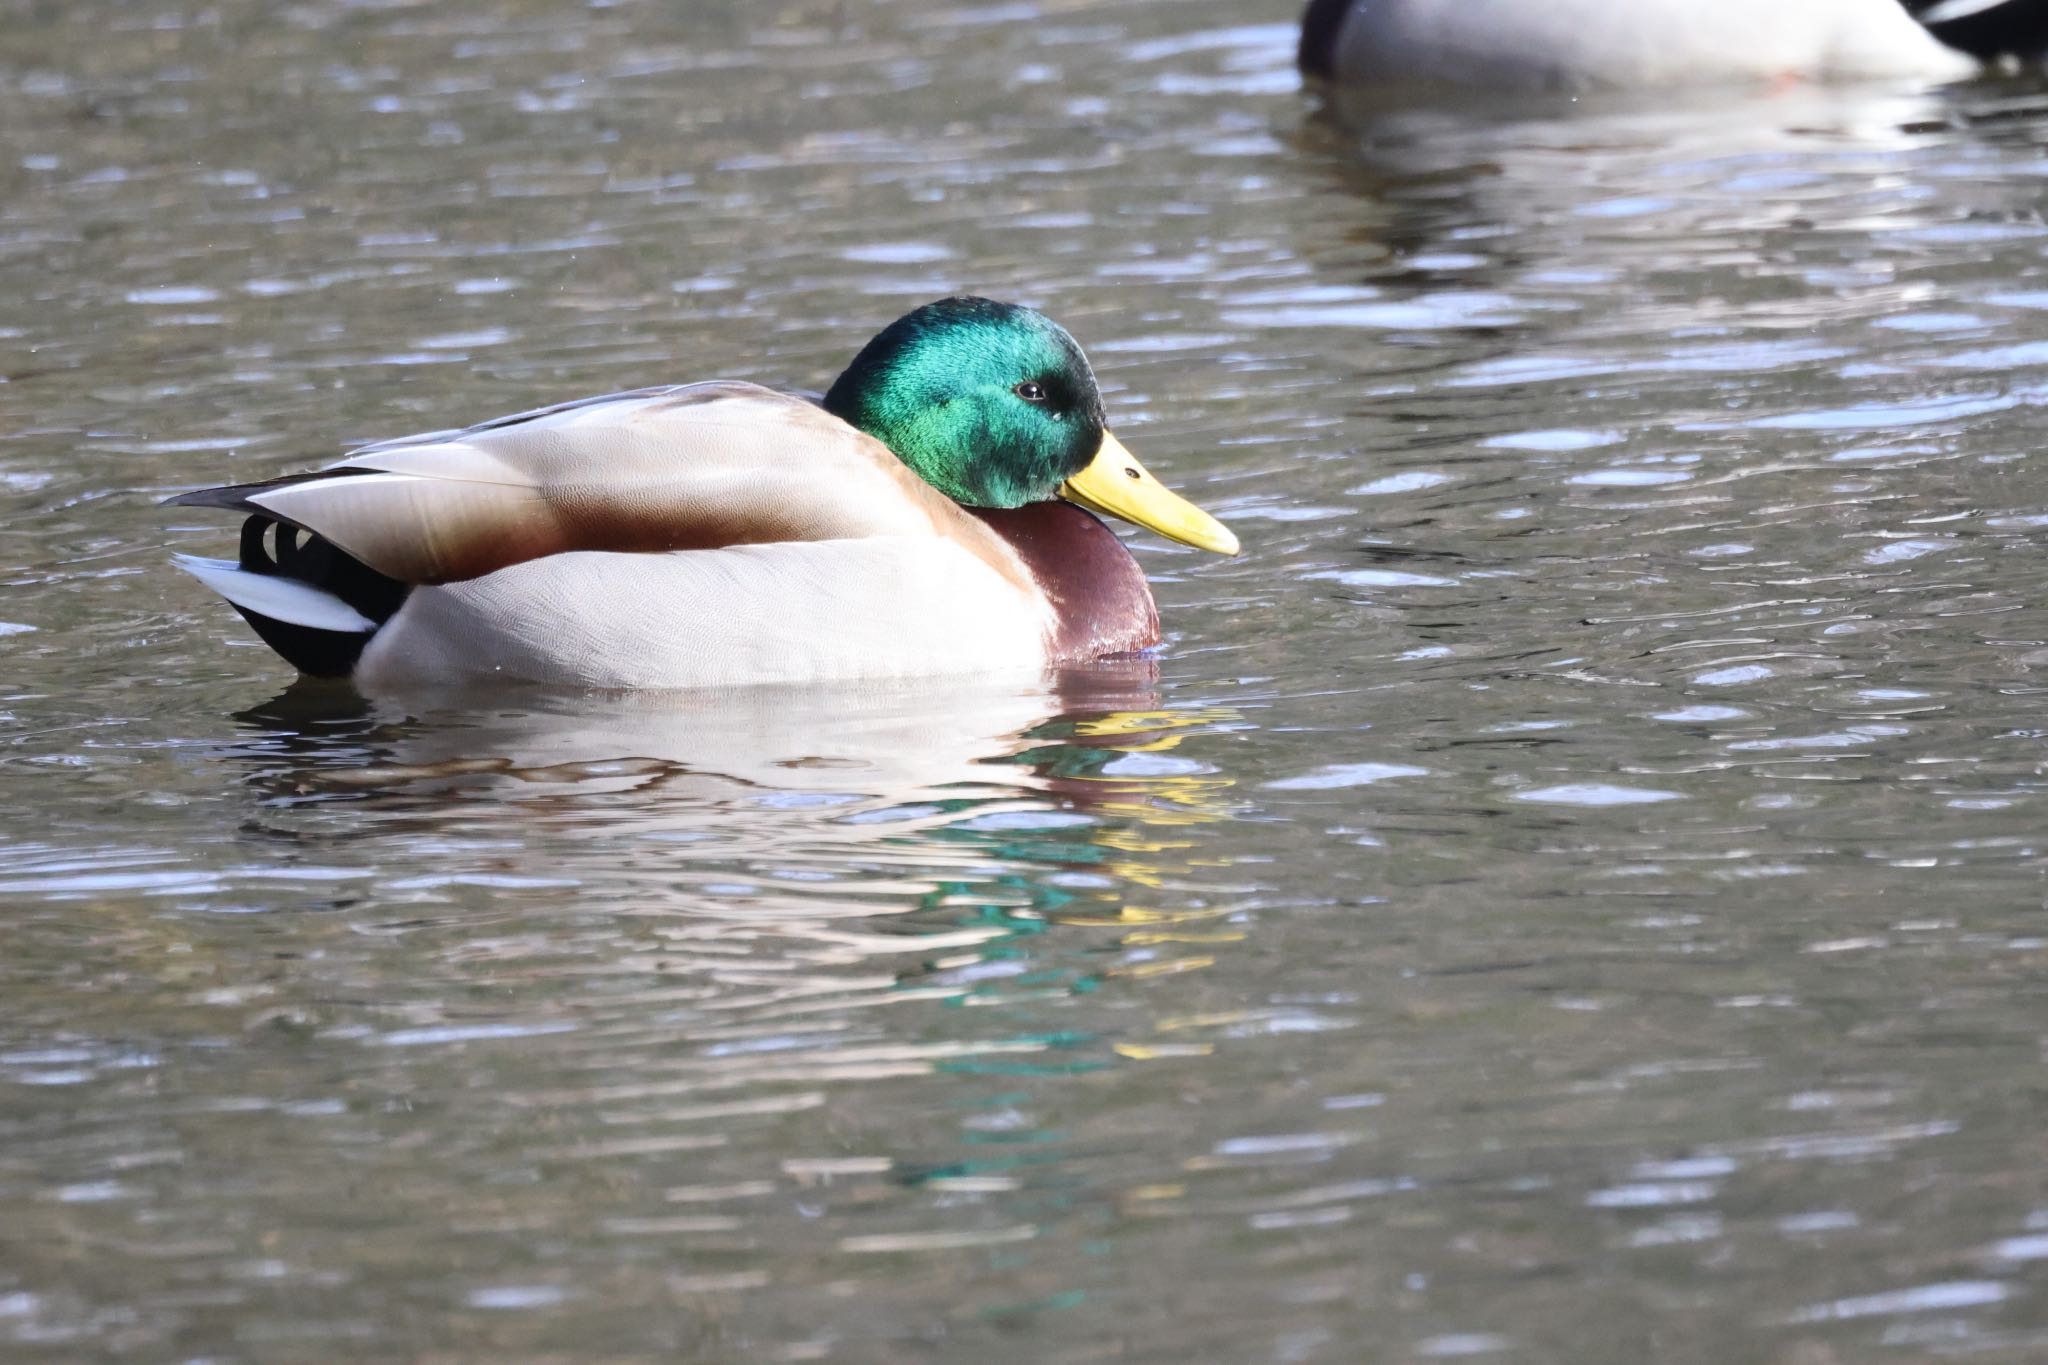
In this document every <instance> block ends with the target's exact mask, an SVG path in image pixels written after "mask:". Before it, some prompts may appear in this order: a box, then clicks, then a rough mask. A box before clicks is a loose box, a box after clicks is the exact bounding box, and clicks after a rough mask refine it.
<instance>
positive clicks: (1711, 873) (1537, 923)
mask: <svg viewBox="0 0 2048 1365" xmlns="http://www.w3.org/2000/svg"><path fill="white" fill-rule="evenodd" d="M1294 8H1295V6H1294V5H1293V4H1291V3H1290V4H1288V5H1286V6H1284V7H1273V6H1254V7H1253V8H1252V9H1249V10H1248V9H1246V8H1245V7H1244V6H1242V5H1237V6H1229V5H1224V4H1221V3H1220V0H1180V3H1176V4H1172V5H1167V4H1155V3H1137V4H1128V5H1111V6H1082V7H1074V6H1070V5H1054V4H1026V5H1022V6H1018V5H1007V4H1005V5H994V6H977V5H968V6H955V7H943V6H942V7H938V8H933V7H930V6H923V5H913V4H909V3H907V0H860V3H850V4H845V5H810V6H805V5H799V6H796V7H794V8H781V9H777V8H772V7H771V8H770V9H762V8H761V7H758V6H754V7H748V6H739V5H713V6H710V7H706V6H701V5H699V6H688V7H674V6H668V7H663V6H658V5H652V4H638V3H633V0H627V3H622V4H609V5H604V6H599V7H596V8H588V7H586V8H574V9H563V8H561V7H558V6H538V5H532V4H527V3H522V2H519V0H503V2H501V3H492V4H486V5H483V6H467V7H462V8H461V9H459V10H457V9H450V8H446V7H442V8H436V7H420V6H396V7H392V6H383V5H357V4H349V3H327V2H326V0H315V3H311V4H306V5H300V6H296V7H294V8H292V9H290V10H289V11H273V10H272V9H270V8H265V7H260V6H259V7H250V6H236V5H229V6H227V7H225V8H221V7H215V8H213V9H207V10H203V11H199V10H195V11H191V12H183V11H178V12H174V11H172V10H169V9H166V8H164V7H162V6H144V7H141V8H136V7H133V6H130V7H121V6H108V7H101V8H97V9H95V8H93V7H90V6H88V7H87V8H86V9H84V10H80V9H78V8H77V7H75V6H74V7H70V8H68V9H65V10H63V11H61V12H60V11H57V10H50V9H48V8H47V7H45V8H44V9H39V10H31V11H28V12H25V13H24V14H23V15H21V16H17V20H16V21H13V22H11V23H10V26H9V31H8V42H7V43H6V44H4V45H0V182H4V184H5V186H6V187H7V190H8V192H7V193H4V194H0V378H4V380H5V382H4V383H0V498H4V499H6V500H7V513H8V515H7V516H6V517H4V518H0V532H4V534H5V536H6V544H7V546H8V549H9V554H8V556H7V560H6V562H7V566H8V567H7V569H6V571H5V574H4V575H0V598H4V600H0V661H4V667H0V912H4V913H0V932H4V935H5V939H4V948H5V951H4V952H0V1139H4V1140H0V1227H4V1228H5V1229H7V1236H6V1239H5V1241H6V1248H7V1250H6V1254H5V1255H0V1342H5V1343H6V1345H7V1347H8V1348H10V1349H12V1350H13V1351H14V1353H15V1354H17V1355H23V1356H24V1357H25V1358H31V1357H32V1358H42V1357H43V1356H61V1357H64V1358H73V1357H76V1358H115V1357H121V1358H129V1357H148V1358H159V1357H161V1358H178V1359H185V1358H193V1359H198V1358H223V1359H225V1358H237V1359H239V1358H244V1357H247V1358H261V1359H266V1360H267V1359H309V1360H313V1359H318V1360H326V1359H332V1358H334V1357H335V1356H336V1355H337V1354H338V1353H339V1354H343V1355H349V1354H353V1355H360V1356H364V1357H366V1358H370V1357H374V1358H379V1359H382V1358H406V1359H411V1358H419V1357H428V1356H436V1355H439V1356H442V1357H447V1358H451V1359H452V1358H463V1359H468V1358H477V1357H489V1358H494V1359H495V1358H519V1359H538V1358H577V1359H583V1358H594V1357H603V1358H613V1357H617V1358H621V1359H624V1358H635V1359H637V1358H657V1357H658V1358H701V1359H718V1360H724V1359H735V1360H741V1359H743V1360H763V1361H771V1360H803V1359H844V1360H883V1359H892V1360H893V1359H908V1358H919V1359H922V1358H925V1357H928V1356H929V1357H933V1358H939V1357H944V1358H952V1357H954V1356H960V1357H963V1358H964V1357H968V1356H972V1357H974V1358H977V1359H979V1358H988V1359H996V1360H1001V1359H1011V1358H1016V1359H1026V1358H1028V1359H1031V1360H1033V1361H1081V1360H1097V1359H1101V1358H1102V1357H1103V1356H1105V1355H1118V1356H1122V1357H1128V1358H1136V1359H1155V1358H1157V1359H1165V1358H1183V1359H1197V1360H1210V1359H1218V1360H1222V1359H1228V1360H1278V1361H1324V1360H1327V1361H1348V1360H1354V1359H1358V1358H1361V1356H1371V1357H1374V1358H1378V1357H1382V1356H1384V1357H1386V1358H1390V1359H1393V1358H1398V1359H1411V1358H1412V1359H1438V1358H1449V1357H1459V1356H1478V1357H1482V1358H1498V1359H1524V1358H1526V1359H1546V1360H1547V1359H1559V1360H1573V1361H1587V1362H1603V1363H1604V1362H1613V1363H1614V1365H1636V1363H1637V1362H1640V1361H1643V1360H1647V1359H1660V1360H1661V1359H1672V1358H1684V1357H1685V1356H1686V1353H1687V1352H1688V1351H1691V1352H1692V1353H1693V1354H1694V1355H1699V1354H1700V1353H1701V1352H1707V1353H1709V1354H1711V1355H1712V1356H1713V1357H1714V1358H1716V1359H1744V1360H1747V1359H1757V1360H1766V1361H1773V1362H1785V1363H1786V1365H1790V1363H1791V1362H1798V1363H1799V1365H1817V1363H1818V1362H1825V1361H1834V1360H1841V1361H1852V1360H1853V1361H1859V1362H1860V1361H1865V1360H1915V1361H1918V1360H1927V1359H1933V1358H1946V1357H1948V1356H1950V1355H1954V1356H1957V1357H1974V1358H1980V1359H1998V1360H2004V1359H2011V1360H2021V1359H2031V1358H2033V1357H2034V1356H2038V1355H2040V1354H2041V1353H2042V1351H2043V1350H2044V1349H2048V1346H2044V1343H2048V1309H2044V1304H2048V1298H2044V1296H2043V1294H2042V1293H2041V1290H2040V1274H2039V1272H2040V1268H2041V1266H2042V1264H2043V1263H2044V1261H2048V1243H2044V1237H2048V1195H2044V1194H2043V1193H2042V1192H2041V1190H2040V1189H2039V1181H2038V1177H2037V1167H2038V1166H2039V1162H2038V1160H2037V1159H2036V1151H2035V1149H2036V1147H2037V1146H2038V1128H2039V1123H2038V1115H2037V1113H2036V1112H2035V1111H2036V1109H2037V1107H2038V1106H2036V1105H2035V1104H2034V1103H2033V1102H2032V1096H2033V1095H2034V1093H2035V1091H2036V1089H2037V1088H2038V1087H2037V1085H2036V1077H2037V1076H2038V1072H2039V1067H2040V1060H2041V1048H2040V1037H2039V1032H2040V1030H2039V1028H2038V1025H2037V1024H2036V1022H2035V1021H2036V1017H2037V1015H2038V1010H2037V1009H2036V1008H2035V1007H2034V1000H2033V996H2034V990H2035V988H2034V985H2033V983H2034V982H2035V981H2037V980H2038V978H2039V975H2040V969H2041V966H2042V964H2043V960H2044V952H2048V935H2044V934H2043V932H2042V929H2041V924H2040V918H2041V903H2042V897H2041V890H2040V879H2041V868H2042V858H2043V844H2042V840H2041V838H2040V834H2039V825H2040V812H2041V809H2042V802H2043V800H2044V797H2048V777H2044V773H2043V765H2042V762H2041V755H2040V738H2041V733H2042V725H2041V723H2040V719H2039V716H2038V714H2037V713H2038V711H2039V702H2040V698H2041V696H2042V687H2043V684H2042V680H2041V676H2040V675H2041V670H2042V667H2043V665H2044V662H2048V627H2044V625H2043V623H2042V620H2041V613H2040V610H2039V608H2038V606H2037V604H2038V603H2039V602H2040V601H2041V600H2043V598H2044V597H2048V582H2044V581H2043V577H2044V571H2043V569H2042V567H2041V566H2042V563H2043V561H2042V557H2041V556H2040V554H2039V553H2038V548H2039V547H2038V541H2039V538H2040V535H2041V532H2042V528H2043V527H2044V526H2048V497H2044V495H2043V493H2042V492H2041V490H2040V487H2039V486H2038V480H2036V479H2035V478H2034V477H2033V475H2032V465H2033V463H2034V460H2035V454H2034V452H2035V448H2036V446H2037V444H2038V436H2039V433H2038V431H2037V430H2036V427H2037V426H2038V423H2037V422H2036V417H2037V416H2038V415H2039V412H2040V410H2041V406H2042V403H2043V401H2044V399H2043V394H2044V393H2048V389H2044V386H2043V380H2042V376H2041V374H2040V372H2039V371H2040V361H2041V359H2042V354H2043V353H2042V351H2041V346H2042V338H2043V335H2044V333H2043V326H2042V319H2043V317H2044V315H2048V313H2044V310H2048V285H2044V284H2043V282H2042V277H2043V266H2042V248H2043V245H2044V242H2043V231H2044V229H2043V226H2042V223H2041V218H2040V213H2039V204H2038V200H2039V193H2038V190H2039V186H2040V182H2041V169H2042V164H2043V163H2042V155H2041V148H2042V146H2043V145H2044V144H2048V121H2044V114H2043V103H2042V99H2041V94H2040V89H2039V84H2038V82H2037V81H2036V80H2034V79H2033V78H2016V79H2013V80H2004V81H1985V82H1978V83H1974V84H1970V85H1965V86H1960V87H1955V88H1952V89H1948V90H1940V91H1926V90H1918V89H1911V88H1897V87H1862V88H1844V89H1829V90H1796V89H1795V90H1790V91H1783V92H1773V93H1767V94H1762V95H1758V96H1757V97H1754V98H1747V97H1745V98H1740V99H1737V98H1732V97H1727V96H1716V97H1714V98H1713V99H1711V100H1708V101H1703V102H1690V103H1688V102H1683V101H1680V100H1678V99H1675V98H1674V99H1659V100H1658V101H1656V102H1655V103H1652V104H1647V105H1646V104H1642V103H1635V104H1630V103H1629V102H1627V101H1623V100H1612V101H1604V102H1603V101H1587V100H1581V101H1577V102H1567V103H1557V102H1551V103H1540V102H1539V103H1516V104H1494V103H1470V102H1468V103H1464V104H1460V105H1457V106H1445V105H1436V106H1433V107H1418V106H1412V105H1411V106H1402V105H1386V106H1373V105H1370V104H1360V103H1356V102H1346V103H1345V104H1344V105H1342V106H1341V107H1334V106H1330V105H1328V103H1327V97H1326V96H1325V95H1323V94H1320V93H1317V92H1304V91H1301V90H1299V89H1298V88H1297V83H1296V80H1295V78H1294V75H1293V72H1292V69H1291V60H1292V55H1291V54H1292V43H1293V26H1292V20H1293V11H1294ZM960 289H973V290H976V291H980V292H986V293H991V294H997V295H1002V296H1007V297H1014V298H1018V299H1020V300H1024V301H1027V302H1030V303H1033V304H1036V305H1039V306H1041V307H1044V308H1045V309H1046V310H1047V311H1049V312H1050V313H1052V314H1053V315H1054V316H1057V317H1059V318H1060V319H1062V321H1064V322H1066V323H1068V324H1069V325H1070V326H1071V327H1072V328H1073V330H1074V331H1075V333H1076V334H1077V335H1078V336H1079V337H1080V338H1081V339H1082V341H1083V342H1084V344H1086V345H1087V347H1088V349H1089V352H1090V354H1091V356H1092V357H1093V358H1094V360H1095V362H1096V364H1097V368H1098V370H1099V372H1100V374H1101V377H1102V379H1103V383H1104V388H1105V392H1106V393H1107V395H1108V402H1109V405H1110V408H1111V410H1112V414H1113V416H1114V419H1115V421H1116V422H1117V425H1118V428H1119V430H1120V431H1123V432H1124V433H1125V434H1126V435H1127V437H1128V438H1129V439H1130V441H1131V443H1132V446H1133V448H1134V449H1138V450H1140V451H1141V452H1142V453H1143V454H1144V455H1145V457H1146V459H1147V461H1148V463H1150V464H1151V465H1152V466H1153V467H1154V468H1155V469H1157V470H1159V471H1160V472H1161V474H1162V476H1163V477H1165V478H1166V479H1168V480H1169V481H1170V482H1172V483H1174V484H1175V485H1176V486H1181V487H1185V488H1186V489H1188V490H1189V491H1190V493H1191V494H1192V495H1193V496H1194V497H1195V498H1196V500H1197V501H1199V502H1201V503H1203V504H1204V505H1205V506H1213V507H1215V508H1217V510H1218V511H1219V512H1220V513H1221V514H1222V515H1224V516H1225V517H1226V518H1227V519H1228V520H1230V521H1231V522H1232V523H1233V524H1234V525H1235V526H1237V527H1238V528H1239V529H1240V530H1241V531H1242V532H1243V533H1244V540H1245V544H1246V550H1247V552H1246V554H1245V555H1243V556H1242V557H1241V558H1238V559H1235V560H1231V561H1228V562H1223V561H1207V562H1205V561H1204V560H1203V559H1202V558H1201V557H1199V556H1196V555H1194V554H1192V553H1189V552H1183V551H1181V550H1180V549H1178V548H1177V547H1171V546H1164V545H1161V544H1159V543H1157V542H1154V541H1151V540H1149V539H1146V538H1140V539H1138V540H1136V541H1134V542H1133V544H1134V548H1135V550H1136V552H1137V553H1138V555H1139V556H1140V559H1141V561H1142V562H1143V563H1144V564H1145V566H1146V568H1147V570H1148V572H1149V573H1150V575H1151V576H1152V578H1153V580H1154V583H1155V585H1156V587H1157V590H1158V594H1159V597H1160V605H1161V609H1162V617H1163V619H1164V620H1165V622H1166V623H1167V627H1168V630H1169V632H1170V634H1171V639H1170V642H1169V645H1168V647H1167V648H1166V650H1164V651H1163V652H1162V653H1161V654H1160V656H1159V657H1158V658H1157V659H1156V660H1151V661H1144V662H1140V663H1138V664H1136V665H1132V666H1128V667H1109V668H1103V669H1094V670H1084V671H1082V672H1080V673H1078V674H1076V675H1073V676H1066V677H1061V678H1058V679H1052V680H1049V681H1048V682H1046V683H1045V684H1044V685H1043V686H1038V687H1027V688H1022V689H1019V688H1016V687H1006V688H995V689H989V688H977V687H967V688H961V687H958V686H957V685H948V686H937V687H923V688H913V689H885V690H879V691H860V690H852V691H846V690H835V691H831V692H815V691H804V692H775V691H762V692H759V693H752V694H746V695H741V696H733V697H723V698H717V699H707V698H688V697H682V698H676V697H671V698H660V699H653V698H637V699H635V698H606V697H568V696H517V695H511V694H506V695H503V696H496V697H492V698H489V699H487V700H482V701H479V700H478V699H459V700H454V701H451V700H450V699H446V698H441V699H436V698H431V697H424V698H399V699H379V700H377V701H373V702H372V701H363V700H360V699H356V698H353V697H351V696H349V695H348V694H346V693H335V692H332V691H321V690H318V689H307V688H304V687H293V688H291V689H289V690H287V691H285V692H284V693H283V694H282V695H279V688H280V687H282V686H283V679H282V677H281V676H280V674H279V672H278V670H277V664H276V662H275V660H274V659H272V658H271V657H270V656H269V654H268V652H267V651H265V650H264V649H262V648H261V647H260V646H258V645H256V644H255V643H254V642H253V641H251V640H249V639H248V637H247V633H246V632H245V631H243V630H242V629H241V627H240V626H239V624H238V623H237V622H235V621H234V620H233V619H232V618H231V617H228V616H226V614H225V613H223V612H221V611H220V610H219V608H218V607H217V605H216V604H214V603H211V602H209V601H206V600H205V595H204V594H203V592H202V591H201V590H199V589H197V588H196V587H192V586H190V585H186V584H183V583H177V582H173V581H172V580H171V576H170V575H168V574H167V573H166V572H165V570H164V568H163V566H164V561H165V558H166V555H167V553H168V552H169V551H170V550H172V549H197V548H201V547H202V546H206V545H217V544H218V537H219V534H220V531H219V528H218V527H217V526H214V525H205V524H201V523H200V522H197V521H190V522H188V521H185V520H183V519H179V518H177V517H175V516H170V517H167V515H166V514H164V513H162V512H159V511H158V510H156V509H155V507H154V506H153V504H154V501H155V498H156V496H157V495H158V494H159V493H161V492H164V491H167V490H169V489H171V488H173V487H182V486H189V485H190V484H192V483H194V482H198V481H200V480H201V479H204V478H213V477H223V478H228V477H231V478H260V477H264V476H267V475H271V474H275V473H280V472H283V471H285V470H289V469H295V468H302V467H304V466H306V465H308V464H310V463H312V462H314V461H317V460H319V459H321V458H323V457H324V456H326V455H328V454H331V453H333V452H335V451H337V450H338V449H339V448H340V447H341V446H342V445H343V444H344V443H345V442H347V441H351V440H357V439H367V438H373V437H378V436H388V435H392V434H394V433H397V432H403V431H413V430H420V429H423V428H427V427H434V426H442V425H447V424H448V423H451V422H459V421H464V420H470V419H474V418H478V417H482V416H487V415H489V414H491V413H495V412H503V411H510V410H514V409H516V408H520V407H524V406H529V405H531V404H533V403H535V402H540V401H545V400H547V399H551V398H566V397H572V396H575V395H577V394H582V393H591V392H602V391H608V390H615V389H619V388H622V387H627V386H630V385H634V384H644V383H654V382H672V381H676V380H682V379H692V378H703V377H710V376H716V375H728V376H732V377H736V378H750V379H757V380H761V381H764V382H770V383H778V384H789V385H797V386H804V387H810V388H818V387H820V386H822V385H823V384H824V383H825V382H826V381H828V380H829V379H830V377H831V376H832V374H833V373H835V372H836V370H837V368H838V367H839V366H840V365H842V364H843V363H844V362H845V360H846V359H847V357H848V356H849V355H850V354H851V352H852V351H853V349H854V348H855V347H856V346H858V345H859V343H860V342H861V341H862V340H864V339H865V338H866V337H867V336H868V335H870V334H871V333H872V332H873V330H874V329H875V327H876V326H878V325H879V324H880V323H881V322H882V321H885V320H886V319H887V318H889V317H892V316H895V315H896V314H897V313H899V312H901V311H902V310H903V308H904V307H906V306H908V304H909V303H912V302H917V301H921V300H923V299H926V298H929V297H932V296H934V295H937V294H941V293H944V292H947V291H951V290H960ZM337 1343H339V1345H337ZM1695 1343H1712V1345H1711V1346H1710V1347H1708V1346H1696V1345H1694V1344H1695ZM0 1353H4V1352H0Z"/></svg>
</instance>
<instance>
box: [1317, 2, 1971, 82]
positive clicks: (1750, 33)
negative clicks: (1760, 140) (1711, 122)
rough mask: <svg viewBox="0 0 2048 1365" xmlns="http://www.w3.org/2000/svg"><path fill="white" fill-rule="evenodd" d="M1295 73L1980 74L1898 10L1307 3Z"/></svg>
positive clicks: (1497, 78)
mask: <svg viewBox="0 0 2048 1365" xmlns="http://www.w3.org/2000/svg"><path fill="white" fill-rule="evenodd" d="M1304 23H1305V29H1304V41H1303V45H1302V66H1303V68H1304V69H1305V70H1307V71H1310V72H1311V73H1313V74H1319V75H1327V76H1331V77H1333V78H1335V79H1338V80H1343V81H1355V82H1369V83H1380V84H1397V83H1402V84H1405V83H1441V84H1456V85H1468V86H1484V87H1490V88H1496V89H1512V90H1544V89H1561V90H1582V89H1602V88H1655V87H1660V86H1669V85H1700V84H1716V83H1738V82H1744V81H1773V80H1783V79H1788V78H1789V79H1807V80H1854V79H1863V78H1877V77H1911V78H1920V79H1925V80H1931V81H1940V80H1957V79H1961V78H1963V77H1965V76H1968V75H1970V74H1971V73H1972V72H1973V71H1975V70H1976V63H1975V62H1974V61H1972V60H1971V59H1970V58H1969V57H1966V56H1964V55H1963V54H1962V53H1959V52H1956V51H1954V50H1952V49H1950V48H1948V47H1945V46H1943V45H1942V44H1941V43H1940V42H1938V41H1936V39H1935V38H1934V36H1933V35H1932V34H1930V33H1929V32H1928V31H1927V30H1926V29H1924V28H1922V27H1921V26H1920V24H1919V23H1918V22H1916V21H1915V20H1914V19H1913V17H1912V16H1911V15H1910V14H1908V13H1907V12H1906V10H1905V8H1904V7H1903V6H1902V5H1900V4H1899V3H1898V0H1312V3H1311V4H1310V6H1309V9H1308V12H1307V14H1306V16H1305V18H1304Z"/></svg>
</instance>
